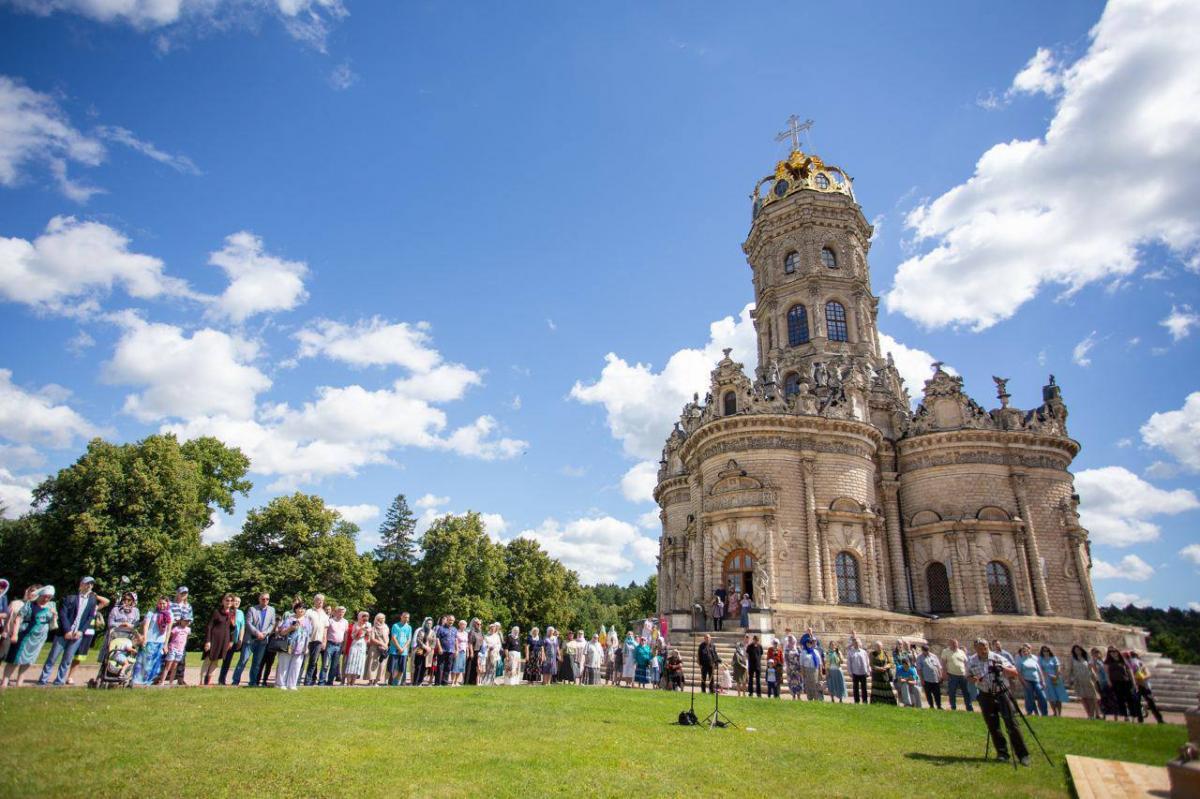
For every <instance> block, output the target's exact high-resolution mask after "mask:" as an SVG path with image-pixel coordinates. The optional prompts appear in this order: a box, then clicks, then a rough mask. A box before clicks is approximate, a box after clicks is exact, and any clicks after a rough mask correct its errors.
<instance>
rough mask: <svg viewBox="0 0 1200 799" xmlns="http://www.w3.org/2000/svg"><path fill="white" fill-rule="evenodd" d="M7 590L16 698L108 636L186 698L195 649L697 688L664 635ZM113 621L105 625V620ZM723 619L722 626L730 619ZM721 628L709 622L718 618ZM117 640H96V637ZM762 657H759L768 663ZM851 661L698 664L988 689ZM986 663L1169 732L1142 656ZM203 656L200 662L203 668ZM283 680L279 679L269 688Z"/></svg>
mask: <svg viewBox="0 0 1200 799" xmlns="http://www.w3.org/2000/svg"><path fill="white" fill-rule="evenodd" d="M8 587H9V586H8V582H7V581H6V580H3V579H0V660H3V662H4V672H3V677H2V678H0V687H7V686H8V685H10V684H13V685H20V683H21V681H22V679H23V678H24V676H25V674H26V672H27V671H28V670H29V668H30V667H31V666H33V665H34V664H35V663H36V662H37V660H38V658H39V656H40V653H41V651H42V649H43V648H44V646H45V644H46V643H47V641H49V643H50V652H49V655H48V657H47V659H46V661H45V663H44V664H43V666H42V668H41V671H40V674H39V676H38V678H37V683H38V684H40V685H48V684H54V685H67V684H72V683H73V681H74V680H73V677H74V673H75V670H76V668H77V667H78V665H79V664H80V663H81V662H83V661H84V659H85V658H86V656H87V655H88V652H89V651H90V649H91V647H92V645H93V642H94V641H95V640H96V639H97V638H98V637H99V638H100V639H101V640H102V642H103V643H102V644H101V646H100V647H99V649H100V652H99V655H98V661H99V662H100V663H102V664H103V663H104V662H105V658H106V656H107V655H108V654H109V653H108V652H107V651H106V645H107V641H108V640H109V639H108V636H111V635H112V634H113V633H114V632H120V631H126V632H127V633H128V637H129V639H131V640H132V641H133V642H134V643H133V645H132V646H130V647H129V649H128V651H122V652H121V653H119V655H120V657H121V658H127V659H128V662H129V664H130V666H131V667H132V668H131V670H130V671H131V675H130V680H129V682H130V684H131V685H133V686H146V685H173V684H177V685H184V684H186V665H187V659H188V656H189V652H188V646H189V643H192V642H194V643H196V644H198V645H200V647H201V649H200V652H199V653H198V654H199V657H200V658H201V668H200V682H201V683H202V684H204V685H209V684H211V683H212V682H214V681H215V682H216V683H217V684H219V685H234V686H237V685H241V684H242V680H243V678H245V680H246V684H247V685H248V686H250V687H263V686H267V685H268V684H273V685H274V686H276V687H278V688H281V689H286V690H296V689H297V688H299V687H301V686H302V685H303V686H331V685H334V684H341V685H347V686H353V685H356V684H365V685H369V686H400V685H418V686H419V685H462V684H470V685H519V684H522V683H533V684H543V685H544V684H549V683H552V682H554V683H562V682H567V683H579V684H584V685H605V684H607V685H621V686H627V687H640V688H662V689H675V690H682V689H683V688H684V686H685V685H686V683H687V675H685V674H684V665H683V658H682V657H681V655H680V652H679V650H678V648H677V647H673V646H672V645H671V643H670V642H669V641H668V639H667V636H666V633H667V631H666V630H663V629H661V628H660V626H659V625H658V624H656V623H655V622H654V620H651V619H646V620H644V621H643V622H641V626H640V629H639V630H636V631H635V630H634V629H629V630H627V631H626V632H625V633H624V634H623V635H618V633H617V630H616V629H615V628H613V627H609V628H608V629H607V630H606V629H604V627H603V626H601V627H600V628H599V629H598V630H596V631H594V632H593V633H592V634H591V635H590V636H589V635H587V634H586V633H585V632H584V631H583V630H577V631H571V630H567V631H564V632H562V633H560V632H559V631H558V630H556V629H555V628H554V627H547V628H546V629H545V631H544V632H543V631H542V630H540V629H539V628H538V627H533V628H532V629H530V630H529V631H528V632H527V633H522V631H521V629H520V628H519V627H515V626H514V627H511V628H509V630H508V631H507V632H503V631H502V625H501V624H500V623H499V622H496V621H493V622H491V623H490V624H488V625H487V626H486V627H484V625H483V622H482V620H480V619H478V618H475V619H471V620H470V621H468V620H466V619H457V620H456V619H455V618H454V617H453V616H451V615H445V616H442V617H441V618H439V619H438V621H437V623H436V624H435V623H434V620H433V618H432V617H425V618H424V619H423V620H422V622H421V623H420V624H418V625H416V626H415V627H414V626H413V625H412V624H411V623H410V618H409V614H408V613H402V614H400V616H399V618H397V619H395V620H394V621H392V622H391V623H390V624H389V622H388V619H387V617H386V616H385V614H383V613H376V614H375V615H374V617H371V615H370V614H369V613H368V612H367V611H358V612H356V613H354V614H351V615H347V609H346V608H344V607H341V606H329V605H327V604H326V602H325V597H324V596H323V595H321V594H316V595H315V596H314V597H313V598H312V601H311V603H309V602H306V601H305V600H303V599H296V600H294V601H292V602H291V603H290V604H286V605H285V606H284V608H281V609H277V608H276V607H275V606H274V605H272V604H271V596H270V594H269V593H265V592H264V593H261V594H259V595H258V597H257V598H256V602H255V604H254V605H253V606H252V607H249V608H248V609H243V608H242V607H241V598H240V597H237V596H234V595H232V594H226V595H225V596H224V597H222V598H221V601H220V604H219V606H218V607H216V608H215V609H214V610H213V611H212V614H211V615H210V616H209V617H208V620H207V622H206V623H205V624H204V626H203V627H202V628H197V629H195V630H193V622H194V621H195V613H194V610H193V607H192V604H191V602H190V601H189V592H188V589H187V587H186V586H180V587H179V589H178V590H177V591H176V593H175V595H174V597H173V598H172V597H160V598H158V599H157V600H155V602H154V603H153V606H152V607H150V608H148V609H147V610H146V612H145V613H143V612H142V610H141V609H140V608H139V604H138V597H137V594H135V593H134V592H132V591H125V592H123V593H122V595H121V597H120V598H119V599H118V600H117V601H116V602H115V603H112V602H110V600H109V599H108V598H106V597H102V596H99V595H98V594H96V592H95V590H94V589H95V580H94V579H93V578H92V577H84V578H83V579H82V580H81V581H80V582H79V586H78V590H77V591H76V592H75V593H72V594H70V595H68V596H67V597H65V598H64V599H63V600H62V603H61V607H59V606H58V605H57V604H56V603H55V589H54V587H53V586H49V585H47V586H41V585H33V586H30V587H29V588H27V589H26V590H25V592H24V593H23V595H22V597H21V598H19V599H15V600H13V601H11V602H10V601H9V599H8V596H7V593H8ZM106 609H107V611H108V612H107V615H106V616H105V614H104V613H103V611H105V610H106ZM721 616H723V613H722V614H721ZM721 616H718V614H716V613H714V621H715V619H717V618H720V617H721ZM99 629H103V630H105V631H107V634H108V635H105V636H102V635H99V633H98V630H99ZM764 643H765V644H766V645H765V648H764ZM845 643H846V645H845V648H844V649H843V648H842V645H841V644H840V643H837V642H831V643H830V644H829V645H828V646H826V645H824V644H823V643H822V642H821V640H820V639H818V638H817V637H816V636H815V635H814V634H813V631H812V630H811V629H810V630H806V631H805V632H804V633H802V634H801V635H800V636H798V637H797V636H795V635H793V634H792V632H791V630H786V631H785V636H784V639H783V640H782V641H780V640H779V639H778V638H774V637H771V638H770V639H769V641H766V642H764V641H763V640H762V639H760V636H758V635H751V634H747V635H746V636H745V637H744V639H743V640H742V641H739V642H738V643H737V644H736V646H735V647H734V648H733V653H732V658H731V660H732V662H730V663H726V662H724V661H723V659H722V657H721V654H720V652H719V650H718V647H717V646H716V644H715V643H714V642H713V640H712V637H711V636H709V635H705V636H704V640H703V641H702V642H701V643H700V644H699V646H698V648H697V650H696V652H695V661H696V663H697V664H698V665H699V667H700V688H701V690H702V691H712V692H717V691H721V692H730V693H736V694H737V695H738V696H743V695H750V696H759V697H761V696H762V695H763V688H764V683H765V687H766V695H767V697H768V698H781V697H782V696H783V692H784V690H785V688H784V686H785V685H786V691H787V694H788V695H789V696H791V697H792V698H793V699H799V698H801V697H804V698H805V699H807V700H809V701H824V700H825V698H826V697H828V698H829V699H830V700H831V701H834V702H845V701H848V700H849V699H850V698H853V701H854V702H855V703H859V702H870V703H876V704H891V705H897V704H898V705H904V706H908V707H915V708H920V707H922V705H923V703H924V704H925V705H927V706H928V707H929V708H931V709H938V710H940V709H942V708H943V694H945V697H946V700H947V703H948V705H949V707H950V709H951V710H955V709H957V707H958V702H959V701H960V699H961V701H962V702H963V704H964V705H965V707H966V709H967V710H968V711H971V710H973V709H974V707H973V706H974V705H975V704H977V703H978V704H980V705H981V706H982V705H983V704H984V703H985V700H981V699H979V682H980V680H979V679H978V675H974V676H973V675H972V673H971V657H972V655H971V654H970V653H968V652H967V651H966V650H965V649H963V648H962V647H960V646H959V644H958V642H957V641H951V642H950V643H949V645H948V646H947V647H945V648H943V649H941V650H940V652H935V651H934V649H933V648H932V647H931V646H930V645H929V644H928V643H927V642H923V641H921V642H918V641H904V640H902V641H897V642H896V643H895V644H894V646H893V647H892V649H891V650H890V651H888V650H887V649H886V648H885V647H884V645H883V643H882V642H881V641H875V642H874V643H873V645H871V646H870V647H869V648H867V647H866V646H864V644H863V642H861V641H860V640H859V638H858V636H857V635H855V634H853V633H852V634H851V635H850V637H849V639H848V640H847V641H846V642H845ZM984 652H985V654H987V653H990V654H994V655H995V656H996V657H997V658H999V659H1001V660H1002V661H1003V663H1004V664H1006V665H1005V668H1007V669H1009V670H1010V671H1011V673H1008V672H1006V677H1005V678H1004V679H1005V681H1006V684H1007V686H1008V687H1009V689H1010V691H1011V693H1012V694H1013V696H1014V697H1021V698H1023V699H1024V705H1025V712H1026V713H1027V714H1028V715H1039V714H1040V715H1048V714H1050V713H1053V714H1054V715H1056V716H1057V715H1061V713H1062V707H1063V704H1064V703H1065V702H1067V701H1068V689H1070V690H1071V691H1073V692H1074V693H1075V695H1076V697H1077V698H1078V699H1079V701H1080V703H1081V704H1082V705H1083V706H1084V708H1085V710H1086V713H1087V716H1088V718H1092V719H1105V718H1108V717H1109V716H1111V717H1112V718H1114V719H1116V718H1118V717H1120V718H1124V719H1125V720H1132V719H1137V720H1138V721H1139V722H1140V721H1143V720H1144V719H1145V713H1144V712H1143V705H1144V706H1145V708H1146V710H1147V711H1148V712H1149V713H1150V714H1152V715H1153V716H1154V717H1155V718H1156V719H1157V720H1158V721H1159V722H1160V723H1161V722H1162V720H1163V718H1162V714H1161V713H1160V712H1159V710H1158V707H1157V706H1156V704H1155V702H1154V693H1153V690H1152V689H1151V683H1150V672H1149V669H1148V668H1147V666H1146V664H1145V663H1144V662H1143V661H1142V660H1141V659H1140V658H1139V656H1138V654H1137V653H1136V652H1121V651H1119V650H1118V649H1116V648H1115V647H1108V649H1107V651H1105V652H1101V650H1100V649H1099V648H1092V649H1091V650H1090V651H1089V650H1086V649H1085V648H1084V647H1082V646H1079V645H1076V646H1074V647H1072V650H1071V654H1070V658H1069V659H1068V660H1067V661H1066V662H1065V663H1064V662H1062V661H1061V660H1060V659H1059V658H1058V657H1057V656H1056V655H1055V653H1054V651H1053V650H1052V649H1051V648H1050V647H1049V646H1042V647H1040V648H1038V652H1037V654H1036V655H1035V654H1034V649H1033V647H1031V646H1030V645H1029V644H1024V645H1022V646H1021V647H1019V648H1018V650H1017V655H1016V656H1015V657H1014V656H1013V655H1012V654H1011V653H1010V652H1009V651H1008V650H1006V649H1004V648H1003V647H1002V646H1001V644H1000V642H999V641H995V640H994V641H991V642H986V641H985V642H984ZM193 656H195V655H194V654H193ZM272 673H273V676H272Z"/></svg>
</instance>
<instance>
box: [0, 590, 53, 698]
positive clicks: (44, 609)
mask: <svg viewBox="0 0 1200 799" xmlns="http://www.w3.org/2000/svg"><path fill="white" fill-rule="evenodd" d="M53 600H54V586H52V585H44V586H42V587H40V588H38V589H37V593H35V594H34V597H33V601H32V602H27V603H25V605H24V606H23V607H22V608H21V611H20V616H19V617H18V618H17V619H16V621H17V623H18V629H17V634H16V636H15V637H14V640H13V644H12V646H10V647H9V649H8V657H7V660H8V663H7V664H5V666H4V679H3V680H2V681H0V688H6V687H8V685H9V683H10V681H11V680H12V674H13V671H14V670H15V671H16V672H17V681H16V685H20V684H21V678H22V677H24V676H25V672H26V671H28V670H29V667H30V666H32V665H33V663H34V661H36V660H37V658H38V655H40V654H41V653H42V645H43V644H45V643H46V637H47V636H48V635H49V634H50V628H51V627H53V626H54V625H55V624H56V623H57V621H58V608H56V607H55V605H54V602H53Z"/></svg>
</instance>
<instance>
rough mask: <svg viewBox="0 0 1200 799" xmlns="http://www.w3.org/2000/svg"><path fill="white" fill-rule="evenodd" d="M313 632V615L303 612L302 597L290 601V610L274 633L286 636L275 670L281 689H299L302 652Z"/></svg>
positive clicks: (306, 649)
mask: <svg viewBox="0 0 1200 799" xmlns="http://www.w3.org/2000/svg"><path fill="white" fill-rule="evenodd" d="M312 633H313V616H312V615H311V614H308V613H305V606H304V600H303V599H297V600H296V601H295V602H293V603H292V609H291V611H290V612H288V613H285V614H284V616H283V620H282V621H280V622H279V626H278V627H276V628H275V634H276V635H279V636H286V637H287V649H286V650H285V651H283V652H280V653H279V667H278V668H277V669H276V670H275V685H276V686H278V688H279V689H280V690H282V691H289V690H290V691H298V690H299V689H300V669H301V667H303V665H304V654H305V652H307V651H308V642H309V640H310V639H311V638H312Z"/></svg>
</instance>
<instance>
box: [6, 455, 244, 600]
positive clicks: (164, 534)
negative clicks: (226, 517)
mask: <svg viewBox="0 0 1200 799" xmlns="http://www.w3.org/2000/svg"><path fill="white" fill-rule="evenodd" d="M248 466H249V461H248V460H247V459H246V457H245V456H244V455H242V453H241V452H240V451H238V450H236V449H232V448H229V447H226V446H225V445H224V444H222V443H221V442H219V441H217V440H216V439H212V438H206V439H197V440H195V441H191V442H188V443H187V444H185V445H182V446H181V445H180V444H179V442H178V440H177V439H176V438H175V436H173V435H153V436H149V437H147V438H145V439H143V440H142V441H139V442H136V443H132V444H119V445H118V444H110V443H108V442H106V441H103V440H101V439H98V438H97V439H93V440H92V441H91V442H89V443H88V447H87V451H86V452H85V453H84V454H83V456H82V457H80V458H79V460H77V461H76V462H75V463H74V464H72V465H71V466H69V467H67V468H65V469H61V470H60V471H59V472H58V474H56V475H55V476H53V477H50V478H48V479H47V480H45V481H44V482H43V483H42V484H41V485H39V486H38V487H37V488H36V489H34V492H33V498H34V507H35V510H36V514H35V515H36V517H37V519H36V524H35V525H34V527H33V528H31V529H32V531H33V540H32V541H31V542H30V550H29V552H30V558H31V560H32V563H33V564H34V566H35V568H36V570H37V571H38V572H39V575H40V576H41V577H42V578H43V579H45V580H52V581H54V582H55V583H56V584H58V585H60V586H74V585H75V582H76V581H77V580H78V579H79V577H80V576H81V575H83V574H92V575H94V576H95V577H96V579H97V580H98V581H99V585H98V588H99V589H100V590H101V592H103V591H105V590H116V588H117V587H118V581H119V580H120V579H121V577H128V578H129V584H130V585H132V586H133V587H134V588H135V589H136V590H138V591H139V592H141V593H143V594H166V593H168V592H169V591H171V590H173V589H174V588H175V586H176V585H178V584H179V582H180V580H181V579H182V578H183V576H184V574H185V573H186V571H187V569H188V567H189V565H190V563H191V561H192V560H193V559H194V558H195V557H196V556H197V554H198V553H199V551H200V545H201V544H200V535H201V532H202V531H203V530H204V529H205V528H206V527H208V526H209V525H210V524H211V518H210V517H211V514H212V512H213V511H214V509H215V508H217V507H219V508H221V509H223V510H232V508H233V495H234V494H238V493H241V494H244V493H246V492H247V491H248V490H249V488H250V483H249V482H247V481H246V480H245V475H246V470H247V468H248Z"/></svg>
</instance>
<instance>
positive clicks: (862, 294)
mask: <svg viewBox="0 0 1200 799" xmlns="http://www.w3.org/2000/svg"><path fill="white" fill-rule="evenodd" d="M871 234H872V228H871V225H870V224H869V223H868V222H867V219H866V218H865V217H864V216H863V213H862V209H861V208H860V207H859V205H858V203H857V202H856V200H855V197H854V190H853V185H852V182H851V180H850V177H849V176H848V175H847V174H846V173H845V172H844V171H843V170H841V169H840V168H838V167H836V166H833V165H829V164H826V163H824V162H823V161H822V160H821V159H820V158H819V157H817V156H815V155H808V154H805V153H804V152H802V151H801V150H800V149H798V148H797V149H794V150H793V151H792V152H791V154H790V156H789V157H788V158H787V159H786V160H783V161H780V162H779V163H778V164H777V165H776V168H775V172H774V174H773V175H770V176H768V177H765V178H763V179H762V180H760V181H759V182H758V184H757V185H756V186H755V191H754V194H753V221H752V222H751V226H750V233H749V236H748V237H747V239H746V241H745V243H744V244H743V250H744V252H745V254H746V258H747V262H748V263H749V265H750V268H751V273H752V280H753V285H754V298H755V303H756V305H755V311H754V315H753V318H754V324H755V330H756V334H757V344H758V361H757V363H755V364H753V365H752V367H751V369H750V370H749V371H748V370H747V368H746V366H745V365H744V364H741V363H736V362H734V361H733V360H732V359H731V358H730V357H729V354H730V351H728V350H727V351H726V352H725V357H724V358H723V359H722V360H721V361H720V362H719V363H718V364H717V365H716V368H715V369H714V370H713V372H712V380H711V385H710V387H709V390H708V393H707V395H706V396H705V397H704V398H703V399H701V398H700V397H699V396H698V395H697V396H696V397H694V398H693V401H692V402H689V403H688V404H687V405H685V406H684V408H683V411H682V413H681V415H680V418H679V421H678V422H677V423H676V425H675V428H674V430H673V431H672V432H671V434H670V436H669V437H668V439H667V441H666V446H665V447H664V449H663V455H662V460H661V462H660V468H659V472H658V484H657V487H656V489H655V492H654V496H655V499H656V501H657V502H658V504H659V506H660V508H661V513H660V517H661V520H662V535H661V539H660V552H659V565H658V591H659V593H658V608H659V611H660V613H661V614H666V615H668V616H669V617H670V619H671V624H672V626H673V627H674V628H675V629H680V628H685V629H686V628H688V627H691V626H693V625H694V623H695V615H696V614H695V613H694V608H695V606H696V605H697V604H699V605H701V606H702V607H704V608H708V607H709V606H710V605H711V603H712V597H713V595H714V594H715V593H722V594H724V595H731V594H733V593H734V592H748V593H750V594H751V595H752V598H753V602H754V607H755V612H754V614H753V615H754V618H753V621H752V626H753V627H754V628H755V629H756V630H761V631H763V632H769V631H771V630H777V631H781V630H782V629H783V628H784V627H788V626H790V627H793V628H799V627H807V626H812V627H814V628H815V629H818V630H824V631H826V632H827V633H837V632H849V630H851V629H855V630H857V631H859V632H862V633H866V634H869V635H881V636H895V635H917V636H923V637H928V638H930V639H946V638H949V637H960V638H973V637H975V635H977V634H979V632H980V631H981V627H980V624H981V622H986V627H987V628H988V630H990V631H991V634H997V635H1000V636H1001V637H1002V638H1005V639H1006V640H1007V639H1009V638H1011V639H1012V640H1031V641H1050V640H1053V641H1055V642H1059V643H1062V642H1065V641H1067V640H1083V641H1089V642H1096V643H1100V642H1108V641H1112V642H1114V643H1117V642H1119V643H1122V644H1125V645H1134V644H1135V643H1136V644H1138V645H1140V644H1141V643H1144V640H1142V639H1140V638H1139V637H1138V635H1137V633H1136V632H1135V631H1133V630H1130V629H1126V628H1119V627H1115V626H1113V625H1108V624H1104V623H1102V622H1101V621H1100V614H1099V611H1098V609H1097V606H1096V599H1095V595H1094V593H1093V590H1092V584H1091V578H1090V568H1091V558H1090V553H1089V546H1088V534H1087V531H1086V530H1085V529H1084V528H1083V527H1081V526H1080V523H1079V514H1078V512H1077V506H1078V503H1079V498H1078V496H1077V495H1076V494H1075V490H1074V483H1073V477H1072V475H1071V472H1070V471H1069V469H1070V466H1071V461H1072V460H1073V458H1074V457H1075V455H1076V454H1077V453H1078V451H1079V444H1078V442H1076V441H1074V440H1072V439H1071V438H1070V437H1069V435H1068V433H1067V407H1066V405H1065V403H1064V401H1063V398H1062V394H1061V392H1060V389H1059V387H1058V386H1057V385H1056V383H1055V380H1054V378H1053V376H1051V377H1050V379H1049V381H1048V383H1047V385H1045V386H1043V387H1042V403H1041V405H1039V406H1038V407H1036V408H1033V409H1030V410H1022V409H1019V408H1015V407H1012V406H1011V405H1010V404H1009V394H1008V392H1007V390H1006V383H1007V381H1006V380H1003V379H999V378H995V382H996V388H997V399H998V403H999V407H997V408H994V409H992V410H985V409H984V408H983V407H982V406H980V405H979V404H978V403H977V402H976V401H975V400H973V399H972V398H971V397H969V396H968V395H967V394H966V393H965V392H964V390H963V381H962V379H961V378H960V377H957V376H955V375H953V374H951V373H949V372H947V371H945V370H944V369H942V367H941V365H940V364H935V365H934V368H933V371H932V375H931V376H930V378H929V379H928V380H927V381H926V382H925V385H924V387H923V396H922V399H921V402H920V404H919V405H918V406H917V408H916V410H915V411H913V410H912V408H911V404H910V397H909V394H908V391H907V389H906V388H905V386H904V383H903V381H902V380H901V378H900V375H899V373H898V372H897V370H896V367H895V365H894V364H893V362H892V358H891V356H890V354H888V353H886V352H883V351H882V350H881V348H880V342H879V334H878V330H877V327H876V317H877V314H878V304H879V301H878V298H877V297H876V296H875V295H874V294H873V293H872V291H871V282H870V273H869V269H868V264H867V253H868V250H869V249H870V240H871ZM731 615H735V616H736V614H731ZM997 629H1000V630H1003V631H1006V633H1007V634H1004V633H1001V632H997ZM1047 631H1049V632H1047ZM1131 636H1132V638H1131Z"/></svg>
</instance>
